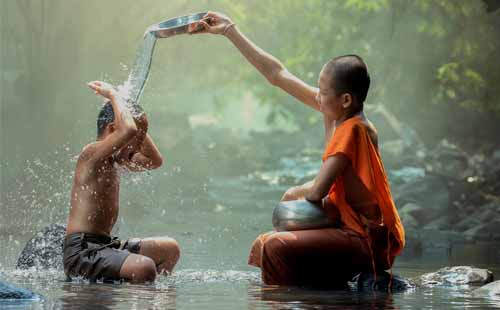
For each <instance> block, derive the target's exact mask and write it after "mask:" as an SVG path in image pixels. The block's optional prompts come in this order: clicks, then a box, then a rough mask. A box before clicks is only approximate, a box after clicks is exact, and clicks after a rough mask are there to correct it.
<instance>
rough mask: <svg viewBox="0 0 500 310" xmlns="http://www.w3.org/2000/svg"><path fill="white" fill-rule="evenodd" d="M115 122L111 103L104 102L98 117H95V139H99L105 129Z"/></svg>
mask: <svg viewBox="0 0 500 310" xmlns="http://www.w3.org/2000/svg"><path fill="white" fill-rule="evenodd" d="M114 120H115V113H114V111H113V106H112V105H111V102H109V101H108V102H106V103H105V104H104V105H103V106H102V108H101V111H99V115H98V116H97V137H98V138H99V137H100V136H102V134H103V133H104V130H105V129H106V127H107V126H108V125H109V124H111V123H112V122H113V121H114Z"/></svg>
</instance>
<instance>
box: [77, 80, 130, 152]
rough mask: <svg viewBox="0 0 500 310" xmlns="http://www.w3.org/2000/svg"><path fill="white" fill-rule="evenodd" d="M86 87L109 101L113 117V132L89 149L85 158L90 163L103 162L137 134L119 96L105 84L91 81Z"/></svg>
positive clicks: (128, 112)
mask: <svg viewBox="0 0 500 310" xmlns="http://www.w3.org/2000/svg"><path fill="white" fill-rule="evenodd" d="M88 86H89V87H90V88H91V89H93V90H94V92H95V93H96V94H99V95H101V96H103V97H105V98H107V99H109V101H110V103H111V106H112V108H113V112H114V115H115V118H114V121H113V126H114V131H113V132H112V133H111V134H110V135H109V136H107V137H106V138H105V139H104V140H100V141H98V142H96V143H94V144H92V145H91V146H90V147H89V150H87V152H86V153H87V156H88V159H89V160H90V161H99V160H104V159H106V158H108V157H110V156H111V155H113V154H115V153H116V152H117V151H119V150H120V149H121V148H123V147H124V146H125V145H126V144H127V143H129V142H130V140H131V139H132V138H133V137H134V136H135V135H136V133H137V126H136V125H135V122H134V119H133V118H132V115H131V114H130V111H128V109H127V108H126V107H125V104H124V102H122V99H121V97H120V96H118V95H117V93H116V91H115V90H114V89H113V87H112V86H111V85H109V84H107V83H104V82H100V81H93V82H90V83H88Z"/></svg>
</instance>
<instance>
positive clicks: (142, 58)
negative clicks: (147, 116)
mask: <svg viewBox="0 0 500 310" xmlns="http://www.w3.org/2000/svg"><path fill="white" fill-rule="evenodd" d="M155 45H156V36H155V35H154V34H153V33H152V32H146V33H145V35H144V40H143V41H142V45H141V46H140V47H139V49H138V50H137V54H136V58H135V63H134V67H133V69H132V71H131V72H130V74H129V76H128V79H127V80H126V81H125V82H124V83H123V84H122V85H120V86H118V93H119V94H120V95H121V96H122V97H123V98H125V99H126V101H127V103H128V105H129V106H130V107H134V106H137V105H139V103H140V100H141V96H142V93H143V92H144V87H145V86H146V82H147V80H148V77H149V71H150V69H151V63H152V59H153V52H154V48H155ZM132 111H135V109H132Z"/></svg>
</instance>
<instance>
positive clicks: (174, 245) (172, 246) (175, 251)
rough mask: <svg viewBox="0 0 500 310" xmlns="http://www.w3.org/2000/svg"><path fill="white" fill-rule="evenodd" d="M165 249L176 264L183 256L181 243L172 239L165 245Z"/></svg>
mask: <svg viewBox="0 0 500 310" xmlns="http://www.w3.org/2000/svg"><path fill="white" fill-rule="evenodd" d="M165 248H166V249H167V253H168V255H169V256H170V257H171V259H172V261H173V262H174V263H176V262H177V261H178V260H179V257H180V256H181V248H180V246H179V243H178V242H177V241H176V240H175V239H172V238H168V240H167V241H166V244H165Z"/></svg>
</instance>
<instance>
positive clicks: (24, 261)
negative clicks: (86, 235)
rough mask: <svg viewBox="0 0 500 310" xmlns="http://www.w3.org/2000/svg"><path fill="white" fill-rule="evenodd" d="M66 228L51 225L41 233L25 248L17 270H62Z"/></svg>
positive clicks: (18, 261) (59, 225)
mask: <svg viewBox="0 0 500 310" xmlns="http://www.w3.org/2000/svg"><path fill="white" fill-rule="evenodd" d="M65 235H66V226H65V225H62V224H51V225H49V226H47V227H45V228H44V229H43V230H41V231H39V232H38V233H37V234H36V235H35V236H34V237H33V238H31V240H29V241H28V242H27V243H26V245H25V246H24V249H23V251H22V252H21V255H20V256H19V259H18V260H17V266H16V268H17V269H28V268H32V267H35V268H37V269H62V254H63V242H64V237H65Z"/></svg>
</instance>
